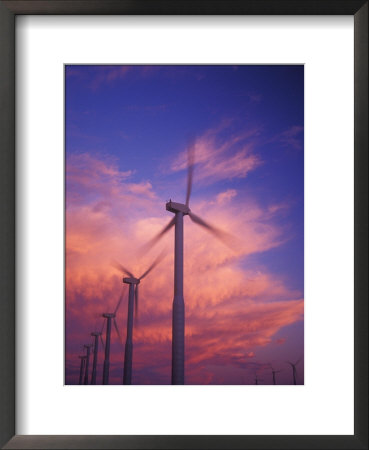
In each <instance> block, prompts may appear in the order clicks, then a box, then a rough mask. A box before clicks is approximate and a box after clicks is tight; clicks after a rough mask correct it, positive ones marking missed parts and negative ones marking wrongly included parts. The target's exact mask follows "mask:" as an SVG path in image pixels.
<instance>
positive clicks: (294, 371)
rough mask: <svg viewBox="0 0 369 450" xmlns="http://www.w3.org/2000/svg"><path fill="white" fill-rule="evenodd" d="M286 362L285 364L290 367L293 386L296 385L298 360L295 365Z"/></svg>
mask: <svg viewBox="0 0 369 450" xmlns="http://www.w3.org/2000/svg"><path fill="white" fill-rule="evenodd" d="M286 362H287V364H289V365H290V366H291V367H292V375H293V384H297V383H296V366H297V364H298V363H299V362H300V359H298V360H297V361H296V362H295V363H292V362H290V361H286Z"/></svg>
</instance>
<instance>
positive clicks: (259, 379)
mask: <svg viewBox="0 0 369 450" xmlns="http://www.w3.org/2000/svg"><path fill="white" fill-rule="evenodd" d="M259 381H263V379H262V378H258V376H257V374H255V384H259Z"/></svg>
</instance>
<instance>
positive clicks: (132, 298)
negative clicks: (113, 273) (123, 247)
mask: <svg viewBox="0 0 369 450" xmlns="http://www.w3.org/2000/svg"><path fill="white" fill-rule="evenodd" d="M162 259H163V254H161V255H159V256H158V257H157V258H156V259H155V261H154V262H153V263H152V264H151V266H150V267H149V268H148V269H147V270H146V271H145V272H144V273H143V274H142V275H141V276H140V277H139V278H135V277H134V276H133V274H132V272H130V271H129V270H128V269H126V268H125V267H123V266H122V265H121V264H118V263H115V266H116V267H117V268H118V269H119V270H120V271H121V272H122V273H123V274H125V275H128V277H129V278H123V283H126V284H129V294H128V316H127V338H126V346H125V352H124V370H123V384H132V356H133V305H134V306H135V308H134V309H135V319H136V326H137V319H138V285H139V284H140V282H141V280H142V279H143V278H145V277H146V276H147V275H148V274H149V273H150V272H151V271H152V270H153V269H154V268H155V267H156V266H157V265H158V264H159V263H160V261H161V260H162Z"/></svg>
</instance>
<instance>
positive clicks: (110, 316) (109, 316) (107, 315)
mask: <svg viewBox="0 0 369 450" xmlns="http://www.w3.org/2000/svg"><path fill="white" fill-rule="evenodd" d="M122 297H123V292H122V294H121V296H120V298H119V300H118V303H117V306H116V307H115V310H114V312H113V313H104V314H103V315H102V316H103V317H104V318H105V319H106V338H105V359H104V368H103V384H109V367H110V336H111V321H112V320H113V323H114V328H115V331H116V332H117V335H118V338H119V341H120V342H122V338H121V337H120V333H119V329H118V325H117V321H116V320H115V315H116V313H117V311H118V308H119V306H120V304H121V301H122ZM103 327H104V324H103Z"/></svg>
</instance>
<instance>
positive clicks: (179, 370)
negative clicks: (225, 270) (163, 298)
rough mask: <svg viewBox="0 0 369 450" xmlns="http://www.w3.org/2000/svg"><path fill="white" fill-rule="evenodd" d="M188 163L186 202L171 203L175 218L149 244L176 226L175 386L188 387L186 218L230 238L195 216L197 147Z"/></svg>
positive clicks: (189, 150) (173, 337) (221, 236)
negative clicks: (192, 204) (193, 196)
mask: <svg viewBox="0 0 369 450" xmlns="http://www.w3.org/2000/svg"><path fill="white" fill-rule="evenodd" d="M187 156H188V164H187V192H186V202H185V203H184V204H183V203H176V202H172V200H169V202H167V203H166V205H165V207H166V210H167V211H170V212H171V213H173V214H174V217H173V219H171V220H170V221H169V223H168V224H167V225H166V226H165V227H164V228H163V229H162V230H161V231H160V232H159V233H158V234H157V235H156V236H155V237H154V238H153V239H151V241H150V242H149V243H148V246H153V245H154V244H155V243H156V242H158V241H159V240H160V239H161V238H162V237H163V236H164V234H166V233H167V232H168V231H169V230H170V229H171V228H172V227H173V226H174V299H173V312H172V384H184V375H185V374H184V372H185V370H184V357H185V305H184V298H183V217H184V216H187V215H188V216H189V217H190V219H191V220H192V221H193V222H195V223H196V224H197V225H200V226H202V227H203V228H205V229H206V230H208V231H209V232H211V233H213V234H214V235H215V236H216V237H218V238H220V239H222V240H223V241H225V240H226V238H227V237H230V236H229V235H227V234H226V233H224V232H223V231H221V230H219V229H218V228H215V227H213V226H212V225H209V224H208V223H207V222H205V221H204V220H203V219H201V218H200V217H199V216H197V215H195V214H194V213H193V212H192V211H191V210H190V207H189V202H190V196H191V190H192V179H193V169H194V163H195V160H194V148H193V145H191V146H189V147H188V153H187Z"/></svg>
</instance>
